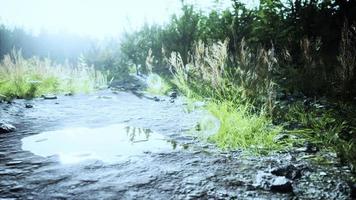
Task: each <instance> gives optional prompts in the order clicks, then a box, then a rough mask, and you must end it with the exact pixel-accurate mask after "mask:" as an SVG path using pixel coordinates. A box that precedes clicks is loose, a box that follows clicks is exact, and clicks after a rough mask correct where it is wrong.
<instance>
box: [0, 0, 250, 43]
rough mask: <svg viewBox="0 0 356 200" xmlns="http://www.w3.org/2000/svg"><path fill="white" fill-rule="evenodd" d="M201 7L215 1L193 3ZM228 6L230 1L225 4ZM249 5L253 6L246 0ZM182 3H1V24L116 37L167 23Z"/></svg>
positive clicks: (157, 0) (88, 0)
mask: <svg viewBox="0 0 356 200" xmlns="http://www.w3.org/2000/svg"><path fill="white" fill-rule="evenodd" d="M190 2H193V3H196V4H197V5H200V6H201V7H209V6H213V5H214V4H213V3H212V2H213V1H212V0H190ZM221 2H223V4H224V5H225V6H228V5H230V0H222V1H221ZM246 2H250V1H248V0H246ZM179 8H180V0H0V20H1V22H2V23H5V24H7V25H9V24H10V25H16V26H20V27H24V28H26V29H27V30H31V31H33V32H35V33H36V32H39V31H40V30H49V31H68V32H71V33H76V34H81V35H89V36H94V37H106V36H115V35H118V34H120V33H122V31H123V30H134V29H136V28H138V27H140V26H142V25H143V24H144V23H145V22H147V23H159V24H162V23H165V22H167V21H168V19H169V16H170V15H171V14H172V13H177V12H178V11H179Z"/></svg>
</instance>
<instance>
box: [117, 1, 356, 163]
mask: <svg viewBox="0 0 356 200" xmlns="http://www.w3.org/2000/svg"><path fill="white" fill-rule="evenodd" d="M352 12H356V5H355V3H354V2H352V1H347V2H346V1H345V2H341V1H309V0H305V1H289V2H282V1H265V0H261V1H260V5H259V7H256V8H252V9H251V8H247V7H246V6H245V5H244V4H242V3H241V2H239V1H238V0H233V1H232V9H227V10H211V11H209V12H205V11H201V10H198V9H196V8H195V7H194V6H192V5H188V4H183V6H182V10H181V13H180V14H179V15H178V14H177V15H174V16H172V18H171V21H170V22H169V23H168V24H166V25H163V26H158V25H152V26H149V25H146V26H144V27H143V28H142V29H141V30H138V31H136V32H133V33H130V34H126V35H125V37H124V39H123V41H122V44H121V52H122V53H123V54H125V55H127V58H128V60H127V61H128V63H129V64H130V65H134V66H140V67H141V72H142V73H149V74H150V73H152V71H153V73H156V74H158V75H160V76H161V77H162V78H163V79H165V80H168V81H169V83H170V84H171V87H172V88H176V89H178V90H179V91H180V93H182V94H183V95H185V96H187V97H188V98H190V99H195V100H203V101H206V102H208V103H207V106H206V108H207V109H208V110H209V111H210V112H211V113H212V114H214V115H215V116H216V117H217V118H218V119H219V120H220V122H221V128H220V130H219V132H218V133H217V134H216V135H214V136H212V137H210V140H211V141H213V142H215V143H216V144H217V145H218V146H219V147H221V148H224V149H241V148H242V149H247V150H250V151H251V152H255V153H269V152H273V151H278V150H282V149H288V148H290V147H293V146H294V147H303V146H315V148H316V149H319V150H328V151H335V152H337V154H338V155H339V158H341V160H342V161H345V162H346V163H349V164H351V166H354V165H355V164H356V163H355V160H356V159H355V156H354V155H356V146H355V138H356V135H355V134H356V133H355V127H356V123H355V121H354V119H355V117H354V116H353V115H354V114H353V112H352V111H353V110H354V108H355V104H354V102H352V101H354V99H353V98H354V97H355V96H356V90H355V88H356V87H355V86H356V85H355V84H356V79H355V75H356V71H355V69H356V62H355V59H354V58H355V57H356V48H355V47H356V45H355V41H356V36H355V33H354V30H355V26H356V21H355V19H354V18H353V17H352V16H353V15H352ZM335 13H336V14H335ZM147 59H149V60H150V64H149V65H147ZM142 66H146V68H144V67H142ZM152 66H154V67H152ZM278 138H279V139H278Z"/></svg>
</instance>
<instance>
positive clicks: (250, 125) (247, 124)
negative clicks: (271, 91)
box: [208, 102, 283, 154]
mask: <svg viewBox="0 0 356 200" xmlns="http://www.w3.org/2000/svg"><path fill="white" fill-rule="evenodd" d="M208 110H209V111H210V112H212V113H213V114H214V115H215V116H216V117H217V118H218V119H219V120H220V123H221V126H220V130H219V132H218V133H217V134H216V135H214V136H212V137H211V140H212V141H213V142H215V143H216V144H217V145H218V146H219V147H220V148H222V149H237V148H240V149H245V150H250V151H251V152H253V153H259V154H264V153H268V152H271V151H276V150H280V149H282V148H283V145H282V144H280V143H277V142H275V140H274V139H275V137H276V136H277V134H278V133H280V132H281V131H282V127H280V126H274V125H272V121H271V120H270V119H269V118H268V117H266V115H263V114H253V113H251V111H250V107H249V106H242V105H239V106H236V105H234V104H233V103H231V102H222V103H210V104H209V105H208Z"/></svg>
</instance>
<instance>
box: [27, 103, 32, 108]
mask: <svg viewBox="0 0 356 200" xmlns="http://www.w3.org/2000/svg"><path fill="white" fill-rule="evenodd" d="M25 108H33V105H31V104H26V105H25Z"/></svg>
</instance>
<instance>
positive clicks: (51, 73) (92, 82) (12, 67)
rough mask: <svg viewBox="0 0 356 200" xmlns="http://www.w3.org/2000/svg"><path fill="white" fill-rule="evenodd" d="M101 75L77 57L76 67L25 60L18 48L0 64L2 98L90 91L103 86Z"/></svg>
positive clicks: (104, 80)
mask: <svg viewBox="0 0 356 200" xmlns="http://www.w3.org/2000/svg"><path fill="white" fill-rule="evenodd" d="M106 81H107V80H106V76H105V74H103V73H101V72H99V71H96V70H95V69H94V68H93V67H90V66H88V65H87V64H86V63H85V62H84V61H83V60H80V61H79V62H78V64H77V65H76V66H71V65H70V64H68V63H66V64H63V65H59V64H55V63H53V62H52V61H51V60H50V59H40V58H37V57H32V58H29V59H25V58H24V57H23V56H22V54H21V51H15V50H14V51H13V52H12V53H11V54H9V55H5V56H4V59H3V60H2V62H1V64H0V95H1V98H2V99H6V100H11V99H14V98H33V97H38V96H41V95H44V94H48V93H51V94H58V93H62V94H64V93H78V92H90V91H93V90H94V89H97V88H101V87H104V86H105V85H106V84H107V83H106Z"/></svg>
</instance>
